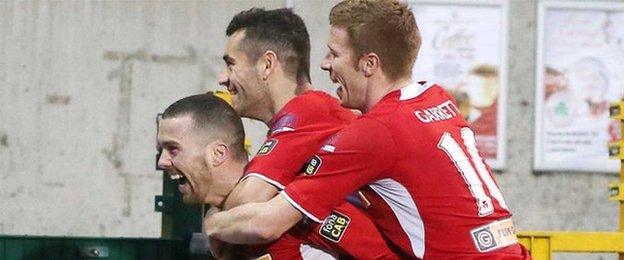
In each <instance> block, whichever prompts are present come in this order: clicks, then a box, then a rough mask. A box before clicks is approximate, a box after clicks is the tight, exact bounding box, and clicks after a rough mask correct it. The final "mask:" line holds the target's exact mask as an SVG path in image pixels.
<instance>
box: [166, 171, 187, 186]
mask: <svg viewBox="0 0 624 260" xmlns="http://www.w3.org/2000/svg"><path fill="white" fill-rule="evenodd" d="M169 177H170V178H171V180H174V181H177V182H178V185H184V184H186V183H187V179H186V177H185V176H184V175H182V174H173V173H172V174H170V175H169Z"/></svg>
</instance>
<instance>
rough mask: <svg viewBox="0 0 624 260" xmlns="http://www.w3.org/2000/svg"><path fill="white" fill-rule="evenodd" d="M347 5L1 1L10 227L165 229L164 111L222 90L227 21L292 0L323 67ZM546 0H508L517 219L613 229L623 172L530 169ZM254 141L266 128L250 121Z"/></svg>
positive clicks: (116, 231)
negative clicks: (158, 161) (159, 123)
mask: <svg viewBox="0 0 624 260" xmlns="http://www.w3.org/2000/svg"><path fill="white" fill-rule="evenodd" d="M335 2H336V1H330V2H324V1H307V0H295V1H278V0H275V1H207V2H189V3H180V2H178V3H173V2H171V3H162V2H160V3H150V2H133V3H118V2H99V3H96V2H86V3H81V2H54V3H51V2H19V3H17V2H15V3H12V2H3V3H0V35H1V36H0V37H2V40H0V122H2V123H0V208H1V210H0V234H2V233H4V234H37V235H43V234H45V235H77V236H78V235H80V236H83V235H92V236H148V237H154V236H158V235H159V233H160V227H159V224H160V215H159V214H158V213H156V212H154V211H153V205H152V203H153V196H154V195H157V194H160V191H161V183H160V176H159V174H158V173H156V172H155V171H154V153H155V150H154V139H155V129H154V116H155V114H156V112H157V111H160V110H162V109H163V108H164V107H165V106H166V105H168V104H169V103H171V102H172V101H174V100H176V99H178V98H181V97H183V96H186V95H190V94H194V93H199V92H201V91H205V90H207V89H219V87H218V86H217V83H216V75H217V73H218V72H219V70H220V68H221V66H222V61H221V60H220V56H221V54H222V49H223V46H224V43H225V37H224V30H225V26H226V25H227V23H228V22H229V20H230V18H231V17H232V16H233V15H234V14H235V13H237V12H238V11H240V10H243V9H247V8H249V7H252V6H258V5H263V6H265V7H268V8H276V7H283V6H286V5H287V4H289V5H292V6H293V7H294V10H295V11H296V12H297V13H299V14H300V15H301V16H302V17H303V18H304V20H305V21H306V23H307V25H308V27H309V28H308V29H309V31H310V34H311V39H312V44H313V45H312V63H313V64H312V77H313V82H314V83H315V85H316V86H317V88H320V89H324V90H327V91H329V92H332V93H333V92H334V87H333V86H332V85H331V84H330V82H329V80H328V78H327V75H326V74H325V73H324V72H322V71H320V69H318V66H319V64H320V60H321V58H322V57H323V56H324V54H325V41H326V39H327V33H328V19H327V15H328V13H329V10H330V8H331V6H333V3H335ZM536 10H537V2H535V1H520V0H517V1H510V6H509V14H510V15H509V25H510V27H509V46H508V51H509V54H508V56H509V64H508V66H509V67H508V68H509V82H508V97H507V100H508V106H507V111H508V117H507V118H508V121H507V122H506V126H507V129H508V131H507V139H508V140H507V149H508V152H507V156H508V158H507V162H508V166H507V169H506V170H504V171H501V172H500V173H499V183H500V185H501V188H502V190H503V192H504V194H505V197H506V200H507V202H508V204H509V205H510V206H511V207H512V210H513V211H514V213H515V221H516V223H517V226H518V227H519V228H520V229H523V230H527V229H531V230H536V229H549V230H552V229H558V230H616V229H617V224H618V223H617V216H618V205H617V204H616V203H615V202H611V201H608V200H607V197H608V193H607V188H606V187H607V183H608V182H610V181H614V180H617V176H615V175H608V174H597V173H565V172H550V173H536V172H534V171H533V170H532V156H533V155H532V151H533V131H534V130H533V125H534V103H535V100H534V94H535V93H534V91H535V80H534V78H535V68H534V66H535V46H536V44H535V42H536V23H537V18H536ZM245 124H246V128H247V131H248V133H249V134H250V136H251V138H252V140H253V142H254V148H257V147H258V143H260V142H261V139H262V136H263V134H264V133H265V131H266V128H265V127H264V126H262V124H260V123H258V122H251V121H246V122H245Z"/></svg>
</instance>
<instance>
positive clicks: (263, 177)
mask: <svg viewBox="0 0 624 260" xmlns="http://www.w3.org/2000/svg"><path fill="white" fill-rule="evenodd" d="M251 176H253V177H257V178H260V179H262V180H263V181H266V182H268V183H269V184H271V185H273V186H275V187H276V188H278V189H279V190H283V189H284V188H285V186H284V185H282V184H281V183H279V182H277V181H275V180H272V179H269V178H268V177H267V176H264V175H262V174H261V173H257V172H252V173H249V174H247V175H245V177H243V178H242V179H241V180H240V181H239V182H242V181H243V180H245V179H247V178H248V177H251Z"/></svg>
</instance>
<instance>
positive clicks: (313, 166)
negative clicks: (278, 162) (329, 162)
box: [303, 155, 323, 175]
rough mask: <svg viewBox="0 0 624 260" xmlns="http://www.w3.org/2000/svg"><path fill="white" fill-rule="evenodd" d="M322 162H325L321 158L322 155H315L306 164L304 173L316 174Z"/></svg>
mask: <svg viewBox="0 0 624 260" xmlns="http://www.w3.org/2000/svg"><path fill="white" fill-rule="evenodd" d="M322 163H323V161H322V160H321V157H319V156H318V155H315V156H314V157H312V159H310V161H308V163H307V164H306V165H305V167H304V169H303V173H304V174H306V175H314V174H316V172H317V171H318V169H319V168H320V167H321V164H322Z"/></svg>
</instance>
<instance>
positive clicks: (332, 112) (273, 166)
mask: <svg viewBox="0 0 624 260" xmlns="http://www.w3.org/2000/svg"><path fill="white" fill-rule="evenodd" d="M355 118H356V117H355V115H354V114H353V113H352V112H351V111H350V110H348V109H345V108H342V107H341V106H340V104H339V102H338V100H337V99H335V98H333V97H331V96H330V95H328V94H326V93H324V92H321V91H308V92H306V93H304V94H302V95H299V96H297V97H295V98H293V99H292V100H290V101H289V102H288V103H287V104H286V105H285V106H284V108H282V110H280V111H279V112H278V113H277V114H276V115H275V117H274V118H273V120H271V122H270V123H269V128H270V129H269V133H268V136H267V140H266V141H265V143H264V144H263V145H262V146H261V147H260V149H259V150H258V153H257V154H256V156H254V158H253V159H252V160H251V161H250V162H249V164H247V166H246V168H245V176H244V177H243V178H249V177H250V176H254V177H258V178H261V179H263V180H265V181H267V182H268V183H270V184H272V185H274V186H275V187H277V188H278V189H280V190H281V189H283V188H284V186H286V185H287V184H288V183H290V182H291V181H292V180H293V179H294V178H295V177H296V176H297V175H299V174H300V173H301V172H302V171H303V172H305V169H302V167H303V166H304V165H306V164H307V163H308V159H309V158H310V157H311V156H312V155H314V154H315V153H316V151H317V150H318V147H320V145H321V144H322V143H323V142H324V141H325V140H326V139H327V138H328V137H329V136H331V135H333V134H335V133H337V132H338V131H339V130H340V129H343V128H344V127H345V126H347V125H348V124H350V123H352V122H353V121H354V120H355ZM345 198H346V196H343V198H342V199H341V203H337V205H336V207H335V208H334V211H332V213H331V214H329V212H328V214H329V217H328V218H327V219H326V220H325V222H324V223H323V224H322V225H316V224H314V227H313V228H312V229H310V230H302V229H299V228H295V229H293V230H291V231H289V234H287V235H286V237H287V238H288V240H289V241H283V242H282V240H284V239H281V240H278V241H277V242H276V243H274V244H272V245H271V246H270V247H269V253H270V254H271V255H272V257H273V258H277V259H292V256H293V255H296V254H297V252H298V251H300V250H301V249H300V247H299V245H296V244H297V243H293V242H292V241H293V239H294V238H301V239H302V240H303V241H305V243H311V244H313V245H318V246H320V248H323V249H328V250H331V251H333V252H337V253H340V254H348V255H350V256H352V257H354V258H356V259H396V258H398V257H397V256H396V254H394V253H393V252H392V251H391V250H390V248H389V247H388V245H387V244H386V242H385V240H384V239H383V237H382V235H381V233H380V232H379V230H378V229H377V228H376V227H375V224H374V223H373V221H371V220H370V219H369V218H368V217H367V216H366V214H365V213H364V212H362V211H361V210H359V209H357V208H356V207H354V206H353V205H351V204H348V203H347V202H345ZM293 232H295V233H296V234H293ZM303 241H302V242H303ZM293 245H296V246H293ZM302 248H303V247H302Z"/></svg>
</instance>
